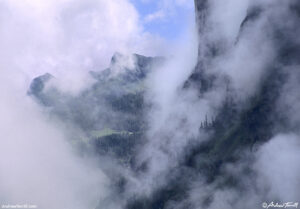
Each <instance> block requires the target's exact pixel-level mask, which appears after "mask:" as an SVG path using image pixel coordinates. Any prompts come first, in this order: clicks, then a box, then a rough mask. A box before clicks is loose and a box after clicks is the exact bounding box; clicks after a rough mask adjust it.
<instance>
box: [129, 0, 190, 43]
mask: <svg viewBox="0 0 300 209" xmlns="http://www.w3.org/2000/svg"><path fill="white" fill-rule="evenodd" d="M131 2H132V3H133V4H134V6H135V7H136V9H137V10H138V12H139V15H140V19H141V21H142V24H143V26H144V29H145V30H146V31H148V32H150V33H152V34H155V35H159V36H161V37H162V38H164V39H167V40H170V39H171V40H172V39H176V38H178V36H180V35H181V34H182V33H183V32H184V31H185V29H186V27H188V25H187V20H188V18H194V1H191V0H161V1H156V0H131Z"/></svg>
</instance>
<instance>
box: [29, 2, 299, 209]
mask: <svg viewBox="0 0 300 209" xmlns="http://www.w3.org/2000/svg"><path fill="white" fill-rule="evenodd" d="M222 2H224V1H221V0H220V1H208V0H195V11H196V23H197V24H196V25H197V28H198V39H199V45H198V59H197V64H196V66H195V67H194V69H193V72H192V73H191V75H189V77H188V78H187V80H186V81H185V82H184V84H183V86H182V88H180V89H179V90H178V91H180V92H181V94H182V95H183V94H184V93H186V92H190V91H192V92H194V91H196V93H197V94H196V97H197V98H194V100H200V101H202V100H205V101H206V100H208V99H207V98H211V97H214V96H216V97H220V98H221V99H219V100H218V104H217V105H216V107H217V108H215V109H214V116H213V118H212V119H211V120H210V121H209V122H208V120H207V117H206V119H205V120H204V121H202V122H201V123H200V122H199V124H196V126H198V129H199V134H197V135H196V136H194V137H193V138H192V139H190V138H191V137H187V135H188V132H190V130H189V129H187V130H184V131H185V132H184V133H186V135H183V136H182V135H180V140H182V141H189V142H190V143H187V144H186V145H185V146H184V147H182V150H183V151H182V153H180V154H178V153H176V154H178V156H180V157H179V158H175V159H176V160H177V161H176V162H169V163H170V164H174V165H176V166H173V167H170V168H168V169H167V170H166V171H165V173H163V174H160V173H159V175H157V176H155V178H157V179H155V181H157V182H159V183H156V184H155V183H153V184H154V185H151V186H149V187H150V188H151V189H149V190H146V191H145V190H143V189H142V188H144V187H143V186H145V185H143V184H148V183H149V182H150V180H149V181H148V179H147V178H150V177H151V175H152V173H153V172H154V171H152V170H151V167H150V165H149V164H150V163H149V162H151V158H152V157H154V156H152V155H151V156H150V157H149V158H150V159H146V160H145V161H142V162H140V161H141V160H140V159H139V157H140V156H141V155H142V154H143V153H140V152H142V151H140V150H143V149H141V148H143V147H144V146H145V143H146V141H147V140H148V141H151V140H152V139H151V138H150V139H149V137H148V138H147V136H146V135H147V133H148V132H147V131H148V129H149V127H148V125H149V124H147V121H148V120H146V118H147V117H149V112H150V111H149V110H150V109H151V108H153V107H151V104H148V103H146V102H145V101H144V96H145V93H146V92H147V89H145V86H144V82H145V79H146V78H147V76H148V75H149V72H151V70H152V69H153V68H156V67H157V66H159V65H161V64H162V62H163V59H162V58H151V57H144V56H141V55H133V56H125V55H121V54H118V53H117V54H115V55H114V56H113V57H112V60H111V65H110V67H109V68H108V69H106V70H104V71H101V72H91V73H90V75H91V76H92V77H93V78H94V79H95V83H94V84H93V85H92V87H90V88H89V89H87V90H85V91H83V92H82V93H80V94H79V95H78V96H72V95H67V94H64V93H62V92H60V91H59V89H57V88H55V86H53V85H51V81H53V80H55V78H54V77H53V76H51V75H49V74H45V75H43V76H40V77H38V78H36V79H34V80H33V82H32V84H31V87H30V90H29V94H30V95H32V96H33V97H34V98H35V99H36V100H37V101H38V102H39V103H40V104H42V105H44V106H46V107H47V108H48V109H49V110H50V111H51V113H52V114H53V115H56V117H59V118H60V119H62V120H63V121H68V122H70V123H72V124H75V126H76V127H78V128H79V129H80V130H82V131H83V132H84V133H85V137H86V139H85V140H82V139H79V140H78V141H79V142H80V144H81V145H84V146H87V147H92V149H94V150H95V151H96V153H97V154H98V155H99V156H106V157H107V156H109V157H112V158H113V159H117V160H118V162H119V165H121V167H122V169H124V168H126V169H125V170H122V169H119V170H118V171H116V170H117V169H116V170H114V171H113V172H115V173H113V175H112V181H113V182H114V184H113V185H112V187H113V188H114V191H115V193H113V195H112V197H110V198H108V199H109V200H107V201H106V205H105V207H104V208H114V206H115V205H114V204H113V203H112V202H114V201H116V202H118V207H119V208H128V209H162V208H165V209H169V208H176V209H181V208H189V209H194V208H195V209H196V208H210V209H219V208H222V209H229V208H234V209H240V208H246V209H248V208H249V209H250V208H251V209H252V208H260V207H261V203H262V201H269V200H270V201H274V200H279V201H285V200H286V199H285V198H283V197H287V196H284V195H282V193H280V191H278V190H276V189H275V190H276V191H275V190H274V188H273V187H272V185H273V184H276V183H278V182H276V180H275V181H272V180H270V183H268V184H264V183H261V181H262V180H261V179H264V178H263V177H261V173H260V172H262V170H259V169H258V168H257V166H258V164H259V163H261V161H259V159H261V158H262V157H261V156H262V155H263V154H262V153H261V152H262V151H260V150H263V151H265V150H268V149H270V148H269V147H268V146H271V148H272V149H273V148H274V146H275V145H276V143H279V142H278V139H277V138H278V136H280V137H281V138H282V134H286V133H293V134H294V135H297V136H298V135H299V133H298V132H299V131H298V128H299V125H300V117H299V116H298V113H297V110H298V107H300V101H298V100H299V99H298V97H299V96H297V95H298V93H297V90H298V89H299V87H300V86H299V78H300V73H299V72H298V71H299V64H300V63H299V62H300V39H299V38H298V34H300V31H299V28H300V27H299V24H300V9H299V8H300V3H299V1H293V0H288V1H285V2H282V1H274V2H269V1H263V2H251V3H249V4H247V7H246V9H245V8H244V10H245V13H244V14H243V13H238V12H237V13H238V14H242V15H240V16H241V17H240V19H238V20H232V19H230V20H224V19H226V18H228V17H227V16H224V17H223V16H222V15H220V14H219V12H220V11H222V9H221V10H220V8H223V6H224V3H222ZM233 2H234V3H235V4H232V6H233V7H234V6H235V5H238V2H237V1H233ZM218 5H221V6H220V8H217V6H218ZM233 7H226V9H232V10H236V11H238V10H239V9H240V8H233ZM224 12H226V11H224ZM233 13H234V11H233ZM219 15H220V16H219ZM231 24H236V25H237V27H236V29H235V30H233V29H231V30H229V29H228V28H231ZM227 30H229V31H230V34H229V35H228V31H227ZM224 31H227V32H224ZM194 100H193V101H194ZM154 108H155V107H154ZM170 108H171V107H170ZM185 108H186V109H187V108H188V107H184V109H185ZM201 111H202V110H201ZM295 111H296V112H295ZM186 112H188V110H186ZM145 113H148V114H145ZM197 114H199V113H198V112H192V113H189V115H188V116H187V117H192V116H194V115H197ZM199 115H200V114H199ZM150 117H153V116H152V115H150ZM186 120H187V119H186V118H183V119H181V118H180V120H179V121H180V123H179V124H180V125H182V124H183V125H184V124H185V122H186ZM180 125H179V126H176V129H171V130H169V129H170V127H169V126H168V125H167V124H163V125H162V126H166V127H167V128H165V129H168V131H166V132H167V133H169V132H171V134H169V135H168V134H165V133H164V132H163V130H164V127H160V129H158V131H157V132H158V133H155V134H156V135H162V136H161V137H162V138H160V139H166V140H165V141H164V143H161V144H155V148H153V149H157V150H160V151H161V150H162V151H161V152H163V153H167V154H166V156H169V155H168V154H170V153H169V152H171V151H170V150H169V149H168V146H169V145H170V144H171V143H169V141H170V140H172V137H174V138H175V135H176V133H177V132H178V130H179V129H180V128H181V127H180ZM161 132H163V133H161ZM155 134H154V136H156V135H155ZM164 134H165V135H164ZM203 138H205V139H203ZM274 138H275V140H274ZM283 138H284V137H283ZM287 138H288V139H289V137H287ZM288 139H287V140H288ZM82 141H84V143H83V142H82ZM273 141H275V142H273ZM298 141H299V140H298ZM274 143H275V145H274ZM270 144H271V145H270ZM265 146H267V148H268V149H267V148H265ZM283 147H284V146H283ZM275 150H276V146H275ZM151 151H153V150H151ZM178 152H179V151H178ZM270 153H272V152H269V154H270ZM155 154H157V152H156V150H154V151H153V155H155ZM171 154H172V153H171ZM171 154H170V155H171ZM263 156H264V155H263ZM270 156H274V155H271V154H270ZM276 156H277V155H276ZM278 156H279V154H278ZM297 156H298V155H297ZM267 157H269V155H268V156H267ZM279 159H280V160H279V161H280V162H281V158H280V157H279ZM162 160H165V159H162ZM172 160H173V158H171V157H170V158H167V161H172ZM284 162H286V161H284ZM155 163H160V162H159V161H155ZM283 166H286V165H285V164H284V165H283ZM154 167H155V166H154ZM228 168H230V169H228ZM272 169H273V170H274V168H271V169H270V170H272ZM120 170H121V171H120ZM275 170H276V171H277V169H275ZM109 172H110V174H111V171H109ZM262 173H263V175H262V176H264V175H267V176H268V175H269V173H267V174H266V173H264V172H262ZM149 176H150V177H149ZM282 176H283V177H285V176H288V174H287V173H285V172H283V174H282ZM269 177H270V175H269ZM292 177H295V176H294V175H292ZM270 178H271V177H270ZM295 178H296V179H298V176H296V177H295ZM161 179H163V180H161ZM285 180H287V179H285ZM261 184H263V186H262V185H261ZM250 185H254V186H250ZM276 185H277V184H276ZM147 186H148V185H147ZM272 188H273V189H272ZM290 189H291V190H289V191H287V192H285V195H286V194H289V197H295V196H297V195H298V194H299V193H298V192H297V191H296V190H293V189H294V187H292V186H290ZM293 191H295V192H293ZM289 201H291V200H289ZM292 201H297V200H296V199H295V200H292ZM98 208H103V203H99V207H98Z"/></svg>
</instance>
